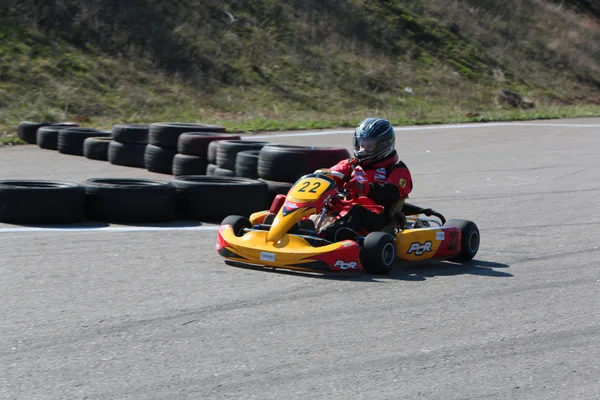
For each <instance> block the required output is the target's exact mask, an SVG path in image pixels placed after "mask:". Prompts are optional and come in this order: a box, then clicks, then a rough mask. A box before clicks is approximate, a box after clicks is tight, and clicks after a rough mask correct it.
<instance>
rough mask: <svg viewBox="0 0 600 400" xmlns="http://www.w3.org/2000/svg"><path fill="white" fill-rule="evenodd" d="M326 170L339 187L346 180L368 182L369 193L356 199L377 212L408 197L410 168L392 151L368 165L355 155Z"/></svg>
mask: <svg viewBox="0 0 600 400" xmlns="http://www.w3.org/2000/svg"><path fill="white" fill-rule="evenodd" d="M330 171H331V172H332V176H333V178H334V179H335V180H336V181H337V182H336V183H337V184H338V186H339V187H343V186H344V184H345V183H346V182H348V181H349V180H350V179H356V180H358V181H360V182H362V183H365V184H368V185H369V187H370V191H369V194H368V195H367V196H359V197H358V199H357V200H356V202H357V203H358V204H361V205H362V206H364V207H365V208H366V209H368V210H370V211H373V212H375V213H381V212H383V211H384V208H385V207H388V206H390V205H392V204H393V203H395V202H396V201H398V200H400V199H401V198H406V197H408V195H409V193H410V192H411V191H412V188H413V182H412V177H411V175H410V171H409V170H408V167H407V166H406V164H404V163H403V162H402V161H400V160H399V157H398V153H397V152H395V151H394V152H393V153H392V154H391V155H390V156H388V157H387V158H386V159H384V160H382V161H379V162H377V163H375V164H371V165H365V166H362V165H361V164H360V163H359V162H358V160H357V159H356V158H350V159H347V160H342V161H340V162H339V163H337V164H336V165H334V166H333V167H332V168H330ZM341 215H343V214H341Z"/></svg>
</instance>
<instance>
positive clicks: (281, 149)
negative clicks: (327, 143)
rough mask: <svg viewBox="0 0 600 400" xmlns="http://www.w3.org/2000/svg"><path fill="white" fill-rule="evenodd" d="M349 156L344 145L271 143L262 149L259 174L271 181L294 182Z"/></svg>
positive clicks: (259, 159) (259, 157)
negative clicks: (316, 145)
mask: <svg viewBox="0 0 600 400" xmlns="http://www.w3.org/2000/svg"><path fill="white" fill-rule="evenodd" d="M349 157H350V152H348V150H347V149H346V148H343V147H311V146H292V145H287V144H270V145H268V146H264V147H263V148H262V149H261V150H260V154H259V156H258V166H257V170H258V176H259V177H260V178H262V179H265V180H269V181H277V182H288V183H294V182H296V181H297V180H298V178H300V177H301V176H303V175H306V174H310V173H312V172H314V171H316V170H317V169H319V168H328V167H331V166H333V165H335V164H337V163H338V162H340V161H341V160H344V159H346V158H349Z"/></svg>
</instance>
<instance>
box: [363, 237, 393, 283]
mask: <svg viewBox="0 0 600 400" xmlns="http://www.w3.org/2000/svg"><path fill="white" fill-rule="evenodd" d="M395 261H396V239H395V238H394V237H393V236H392V235H390V234H389V233H385V232H371V233H369V234H368V235H367V237H366V238H365V241H364V242H363V245H362V248H361V249H360V262H361V263H362V265H363V266H364V267H365V269H366V270H367V271H368V272H370V273H372V274H389V273H390V271H391V270H392V269H393V268H394V262H395Z"/></svg>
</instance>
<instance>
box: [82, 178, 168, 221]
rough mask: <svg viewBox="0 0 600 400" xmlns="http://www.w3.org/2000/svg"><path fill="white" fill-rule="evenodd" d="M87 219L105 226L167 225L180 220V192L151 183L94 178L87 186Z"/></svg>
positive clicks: (163, 183)
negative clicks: (178, 200) (176, 217)
mask: <svg viewBox="0 0 600 400" xmlns="http://www.w3.org/2000/svg"><path fill="white" fill-rule="evenodd" d="M82 186H83V188H84V190H85V217H86V218H87V219H90V220H95V221H104V222H138V223H139V222H167V221H171V220H173V219H174V218H175V216H176V211H177V192H176V190H175V187H174V186H173V185H171V184H170V183H169V182H163V181H158V180H151V179H121V178H91V179H88V180H86V181H85V182H83V185H82Z"/></svg>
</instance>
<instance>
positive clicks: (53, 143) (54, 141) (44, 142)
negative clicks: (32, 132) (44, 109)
mask: <svg viewBox="0 0 600 400" xmlns="http://www.w3.org/2000/svg"><path fill="white" fill-rule="evenodd" d="M73 124H75V123H73ZM75 127H77V124H75V125H63V124H54V125H47V126H43V127H41V128H39V129H38V130H37V133H36V140H35V142H36V143H37V144H38V146H39V147H40V149H47V150H57V148H58V132H60V131H61V130H62V129H67V128H75Z"/></svg>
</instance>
